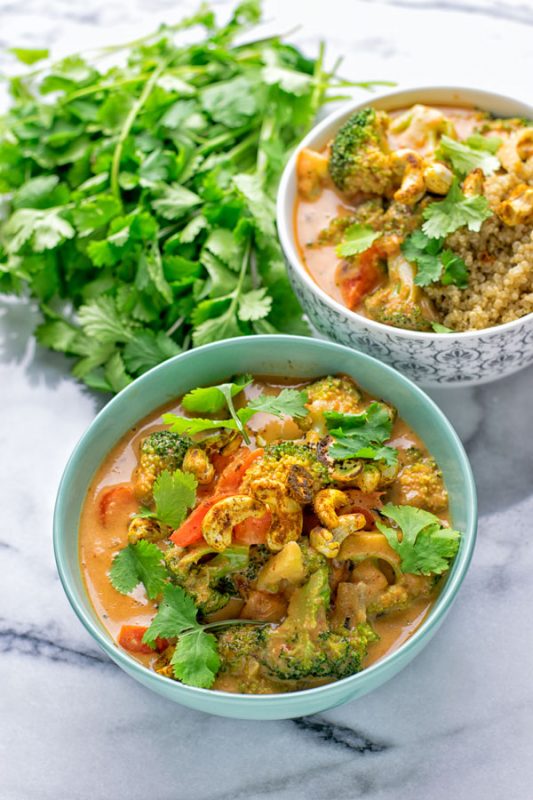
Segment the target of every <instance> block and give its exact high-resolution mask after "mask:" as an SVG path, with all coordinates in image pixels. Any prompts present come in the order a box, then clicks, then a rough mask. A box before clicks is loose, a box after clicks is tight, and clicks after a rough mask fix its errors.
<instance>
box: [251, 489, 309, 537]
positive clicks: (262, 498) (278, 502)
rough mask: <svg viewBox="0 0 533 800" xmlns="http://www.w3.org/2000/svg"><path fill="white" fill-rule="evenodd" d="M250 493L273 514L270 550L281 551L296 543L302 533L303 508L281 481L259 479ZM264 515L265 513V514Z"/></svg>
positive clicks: (269, 535) (268, 535) (269, 533)
mask: <svg viewBox="0 0 533 800" xmlns="http://www.w3.org/2000/svg"><path fill="white" fill-rule="evenodd" d="M249 491H250V492H251V493H252V494H253V496H254V497H255V498H256V499H257V501H258V502H259V504H260V505H262V506H263V507H264V506H266V507H267V508H268V510H269V511H270V513H271V514H272V522H271V524H270V530H269V532H268V533H267V545H268V547H269V549H270V550H273V551H278V550H281V548H282V547H283V545H285V544H286V543H287V542H292V541H296V540H297V539H299V538H300V535H301V533H302V525H303V517H302V507H301V505H300V504H299V503H298V502H297V501H296V500H293V498H292V497H289V495H288V494H287V492H286V490H285V487H284V485H283V484H282V483H281V481H277V480H274V479H273V478H259V479H258V480H255V481H253V482H252V483H251V484H250V486H249ZM263 513H264V512H263Z"/></svg>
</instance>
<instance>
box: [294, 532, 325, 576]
mask: <svg viewBox="0 0 533 800" xmlns="http://www.w3.org/2000/svg"><path fill="white" fill-rule="evenodd" d="M299 545H300V550H301V551H302V557H303V564H304V570H305V579H306V580H308V579H309V578H310V577H311V575H312V574H313V573H314V572H316V571H317V570H319V569H323V568H324V567H325V566H326V565H327V560H326V558H325V556H323V555H322V554H321V553H319V552H318V550H315V548H314V547H311V545H310V544H309V540H308V539H301V540H300V542H299Z"/></svg>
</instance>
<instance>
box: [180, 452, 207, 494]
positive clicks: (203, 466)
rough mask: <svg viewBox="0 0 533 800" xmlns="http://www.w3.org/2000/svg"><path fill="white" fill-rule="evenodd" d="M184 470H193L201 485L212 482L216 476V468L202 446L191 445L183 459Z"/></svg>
mask: <svg viewBox="0 0 533 800" xmlns="http://www.w3.org/2000/svg"><path fill="white" fill-rule="evenodd" d="M183 470H184V471H185V472H191V473H192V474H193V475H194V477H195V478H196V480H197V481H198V483H199V484H201V485H205V484H207V483H211V481H212V480H213V478H214V477H215V468H214V467H213V465H212V464H211V462H210V461H209V456H208V455H207V453H206V452H205V450H202V448H201V447H189V449H188V450H187V452H186V453H185V458H184V459H183Z"/></svg>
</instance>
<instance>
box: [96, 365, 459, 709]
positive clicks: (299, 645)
mask: <svg viewBox="0 0 533 800" xmlns="http://www.w3.org/2000/svg"><path fill="white" fill-rule="evenodd" d="M459 543H460V533H459V532H457V531H454V530H453V529H452V528H451V527H450V524H449V521H448V498H447V493H446V489H445V487H444V484H443V480H442V476H441V473H440V470H439V467H438V465H437V464H436V463H435V461H434V459H433V458H432V457H431V455H430V454H429V453H428V451H427V449H426V448H425V446H424V444H423V442H421V441H420V440H419V439H418V438H417V436H416V435H415V433H414V432H413V431H412V430H411V429H410V428H409V427H408V426H407V425H406V424H405V423H404V422H403V421H402V420H401V419H400V418H398V416H397V414H396V411H395V409H394V408H393V407H392V406H390V405H389V404H387V403H384V402H381V401H379V400H375V399H373V398H371V397H369V396H368V395H367V394H366V393H365V392H363V391H361V390H360V389H359V388H358V387H357V385H356V384H355V383H354V382H353V381H352V380H351V379H350V378H348V377H345V376H326V377H324V378H320V379H318V380H314V381H301V382H292V383H288V382H285V381H283V380H281V379H279V380H278V379H272V378H252V377H251V376H239V377H238V378H234V379H233V380H232V381H230V382H228V383H225V384H220V385H218V386H211V387H202V388H197V389H194V390H192V391H191V392H189V393H188V394H186V395H185V396H184V397H183V398H181V400H180V401H177V402H175V403H173V404H171V405H169V406H168V407H167V408H165V409H163V410H161V409H160V410H158V411H157V412H155V413H154V414H153V415H152V416H150V417H149V418H147V419H145V420H144V421H143V422H141V423H140V424H139V425H138V426H136V427H135V428H134V429H132V430H131V431H130V432H129V433H128V434H127V435H126V436H124V437H123V438H122V440H121V441H120V442H119V443H118V444H117V445H115V447H114V448H113V449H112V450H111V452H110V454H109V456H108V457H107V459H106V460H105V461H104V463H103V464H102V466H101V467H100V469H99V470H98V472H97V473H96V475H95V477H94V480H93V482H92V484H91V486H90V488H89V491H88V495H87V498H86V500H85V504H84V507H83V511H82V516H81V523H80V558H81V564H82V570H83V574H84V578H85V582H86V586H87V590H88V593H89V595H90V597H91V600H92V602H93V605H94V608H95V610H96V613H97V614H98V616H99V618H100V620H101V621H102V624H103V625H104V626H105V628H106V629H107V630H108V631H109V633H110V634H111V636H112V637H113V638H114V639H115V640H116V642H117V646H119V647H122V648H124V649H126V650H127V651H128V652H129V653H131V654H132V656H133V657H134V658H136V659H138V660H139V661H141V662H142V663H143V664H145V665H146V666H147V667H149V668H151V669H153V670H155V671H156V672H158V673H159V674H160V675H163V676H166V677H167V678H168V679H171V680H180V681H181V682H183V683H186V684H189V685H192V686H198V687H203V688H213V689H219V690H223V691H228V692H241V693H248V694H267V693H279V692H290V691H295V690H299V689H307V688H311V687H315V686H319V685H321V684H324V683H329V682H331V681H334V680H338V679H341V678H344V677H347V676H349V675H352V674H354V673H357V672H358V671H360V670H362V669H364V668H365V667H367V666H369V665H370V664H372V663H373V662H374V661H376V660H377V659H379V658H381V657H383V656H384V655H386V654H387V653H389V652H391V651H393V650H395V649H397V648H398V647H399V646H400V645H401V644H402V643H403V642H404V641H406V639H408V638H409V636H410V635H411V634H412V633H413V631H414V630H416V628H417V627H418V626H419V625H420V624H421V622H422V621H423V620H424V618H425V616H426V615H427V613H428V610H429V609H430V607H431V605H432V603H433V602H434V601H435V599H436V597H437V595H438V592H439V588H440V584H441V582H442V580H443V578H444V576H445V575H446V573H447V572H448V570H449V568H450V566H451V563H452V561H453V558H454V556H455V554H456V552H457V550H458V547H459Z"/></svg>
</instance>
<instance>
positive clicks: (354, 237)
mask: <svg viewBox="0 0 533 800" xmlns="http://www.w3.org/2000/svg"><path fill="white" fill-rule="evenodd" d="M381 235H382V234H381V233H380V232H379V231H375V230H374V229H373V228H371V227H370V225H362V224H361V223H360V222H354V224H353V225H350V227H349V228H346V230H345V231H344V236H343V237H342V241H341V243H340V244H338V245H337V248H336V252H337V255H338V256H339V257H340V258H347V257H349V256H355V255H357V254H358V253H364V251H365V250H368V248H369V247H371V246H372V244H373V243H374V242H375V241H376V239H379V237H380V236H381Z"/></svg>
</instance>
